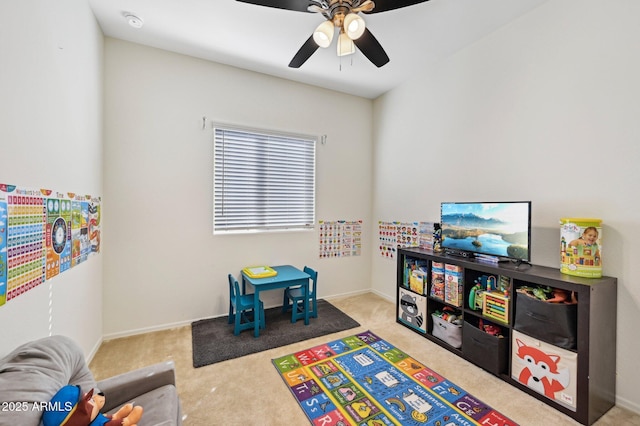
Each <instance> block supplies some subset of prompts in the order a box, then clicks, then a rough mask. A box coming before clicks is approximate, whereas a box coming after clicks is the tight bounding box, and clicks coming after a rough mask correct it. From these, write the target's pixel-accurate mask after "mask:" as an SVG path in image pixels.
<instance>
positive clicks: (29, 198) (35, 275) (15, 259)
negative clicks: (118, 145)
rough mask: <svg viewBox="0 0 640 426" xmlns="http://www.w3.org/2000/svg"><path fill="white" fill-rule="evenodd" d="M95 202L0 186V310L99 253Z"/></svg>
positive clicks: (85, 197)
mask: <svg viewBox="0 0 640 426" xmlns="http://www.w3.org/2000/svg"><path fill="white" fill-rule="evenodd" d="M100 202H101V199H100V197H94V196H90V195H77V194H74V193H70V192H57V191H52V190H48V189H25V188H20V187H17V186H15V185H6V184H0V306H1V305H4V304H5V303H6V302H8V301H10V300H11V299H14V298H16V297H18V296H20V295H21V294H24V293H26V292H27V291H29V290H31V289H33V288H35V287H37V286H38V285H40V284H42V283H43V282H45V281H46V280H49V279H51V278H53V277H55V276H57V275H59V274H60V273H62V272H64V271H67V270H69V269H70V268H72V267H74V266H76V265H78V264H80V263H82V262H84V261H86V260H87V259H88V258H89V257H90V256H91V255H92V254H95V253H99V252H100Z"/></svg>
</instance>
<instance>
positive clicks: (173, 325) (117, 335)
mask: <svg viewBox="0 0 640 426" xmlns="http://www.w3.org/2000/svg"><path fill="white" fill-rule="evenodd" d="M366 293H372V291H371V290H369V289H366V290H359V291H350V292H347V293H340V294H334V295H331V296H326V297H322V299H325V300H327V301H331V299H337V298H341V297H349V296H356V295H358V294H366ZM379 295H380V296H381V297H383V298H385V299H386V298H387V297H386V296H385V295H382V294H379ZM276 306H280V305H273V306H265V309H269V308H274V307H276ZM226 315H227V314H226V313H225V314H221V315H214V316H212V317H206V318H193V319H190V320H186V321H180V322H174V323H170V324H160V325H156V326H153V327H145V328H138V329H134V330H127V331H122V332H118V333H111V334H105V335H103V336H102V341H100V342H99V344H98V347H99V346H100V344H101V343H102V342H103V341H106V340H113V339H120V338H123V337H131V336H137V335H139V334H145V333H153V332H154V331H164V330H170V329H172V328H179V327H185V326H188V325H191V323H192V322H194V321H199V320H202V319H209V318H218V317H221V316H226ZM97 350H98V348H97V347H96V349H95V350H94V351H92V357H93V355H95V352H96V351H97Z"/></svg>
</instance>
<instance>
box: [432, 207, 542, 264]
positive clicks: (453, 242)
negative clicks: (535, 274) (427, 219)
mask: <svg viewBox="0 0 640 426" xmlns="http://www.w3.org/2000/svg"><path fill="white" fill-rule="evenodd" d="M440 222H441V225H440V226H441V227H442V248H443V249H444V250H445V251H446V252H449V253H451V254H459V255H464V256H467V255H468V256H471V255H473V254H475V253H477V254H482V255H486V256H494V257H497V258H499V259H505V260H506V259H508V260H513V261H516V262H529V261H530V260H531V201H504V202H479V203H476V202H463V203H442V204H441V216H440Z"/></svg>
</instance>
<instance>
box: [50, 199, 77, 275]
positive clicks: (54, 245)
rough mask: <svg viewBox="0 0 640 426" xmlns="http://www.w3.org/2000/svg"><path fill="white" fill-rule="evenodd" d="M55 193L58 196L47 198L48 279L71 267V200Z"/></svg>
mask: <svg viewBox="0 0 640 426" xmlns="http://www.w3.org/2000/svg"><path fill="white" fill-rule="evenodd" d="M48 195H52V194H48ZM54 195H56V198H47V199H46V201H45V206H46V213H47V223H46V228H45V237H46V238H45V245H46V253H47V254H46V256H47V260H46V268H47V269H46V276H45V279H47V280H48V279H50V278H53V277H55V276H56V275H58V274H59V273H60V272H64V271H66V270H67V269H69V268H71V200H69V199H67V198H66V197H65V196H64V194H54Z"/></svg>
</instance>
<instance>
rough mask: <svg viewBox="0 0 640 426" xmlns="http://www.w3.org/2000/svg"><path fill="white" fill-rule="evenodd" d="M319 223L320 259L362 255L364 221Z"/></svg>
mask: <svg viewBox="0 0 640 426" xmlns="http://www.w3.org/2000/svg"><path fill="white" fill-rule="evenodd" d="M318 223H319V224H320V259H326V258H330V257H347V256H360V255H361V254H362V220H352V221H348V220H336V221H326V220H321V221H319V222H318Z"/></svg>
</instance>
